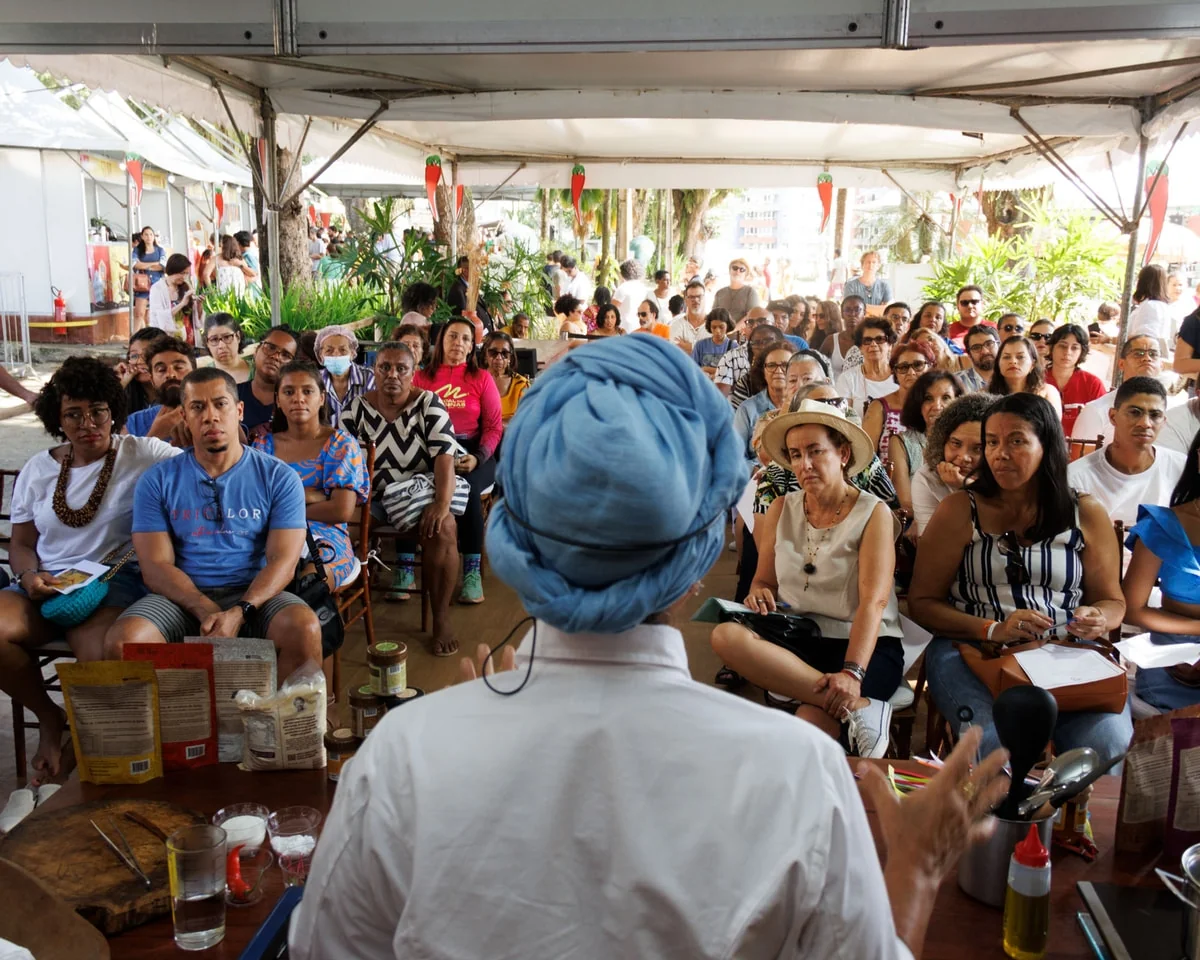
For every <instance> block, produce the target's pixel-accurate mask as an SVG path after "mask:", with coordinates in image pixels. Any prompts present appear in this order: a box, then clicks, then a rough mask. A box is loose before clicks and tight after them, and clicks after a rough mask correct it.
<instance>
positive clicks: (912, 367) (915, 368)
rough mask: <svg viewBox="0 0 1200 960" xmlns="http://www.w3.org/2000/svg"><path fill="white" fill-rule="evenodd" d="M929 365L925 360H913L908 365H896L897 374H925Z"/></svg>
mask: <svg viewBox="0 0 1200 960" xmlns="http://www.w3.org/2000/svg"><path fill="white" fill-rule="evenodd" d="M928 366H929V364H928V363H927V362H926V361H924V360H912V361H910V362H908V363H898V364H896V372H897V373H924V372H925V368H926V367H928Z"/></svg>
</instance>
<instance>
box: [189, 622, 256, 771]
mask: <svg viewBox="0 0 1200 960" xmlns="http://www.w3.org/2000/svg"><path fill="white" fill-rule="evenodd" d="M184 642H185V643H209V644H212V648H213V692H214V694H215V698H216V703H217V757H218V759H219V760H220V761H221V763H237V762H238V761H240V760H241V759H242V749H243V745H242V718H241V716H240V715H239V714H238V708H237V704H236V703H234V699H233V698H234V697H235V696H236V695H237V692H238V691H239V690H250V691H252V692H254V693H256V694H257V695H258V696H260V697H269V696H270V695H271V694H273V693H274V692H275V684H276V683H277V674H276V663H275V645H274V644H273V643H271V641H270V640H267V639H265V638H259V637H186V638H185V639H184Z"/></svg>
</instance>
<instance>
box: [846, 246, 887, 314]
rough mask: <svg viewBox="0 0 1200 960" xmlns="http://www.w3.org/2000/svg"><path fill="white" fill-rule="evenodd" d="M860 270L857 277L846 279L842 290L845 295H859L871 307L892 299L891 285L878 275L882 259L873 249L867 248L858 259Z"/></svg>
mask: <svg viewBox="0 0 1200 960" xmlns="http://www.w3.org/2000/svg"><path fill="white" fill-rule="evenodd" d="M859 265H860V266H861V268H862V270H861V272H860V273H859V275H858V276H857V277H851V278H850V279H849V280H847V281H846V285H845V286H844V287H843V288H842V292H843V293H844V294H845V295H846V296H856V297H860V298H861V299H862V300H863V301H864V302H865V303H867V304H869V305H870V306H873V307H878V306H881V305H882V304H885V303H887V302H888V301H889V300H891V299H892V287H891V284H889V283H888V282H887V281H886V280H884V279H883V277H881V276H879V268H880V267H881V266H882V265H883V259H882V258H881V257H880V256H879V254H878V253H877V252H876V251H874V250H868V251H867V252H866V253H864V254H863V255H862V259H861V260H860V261H859Z"/></svg>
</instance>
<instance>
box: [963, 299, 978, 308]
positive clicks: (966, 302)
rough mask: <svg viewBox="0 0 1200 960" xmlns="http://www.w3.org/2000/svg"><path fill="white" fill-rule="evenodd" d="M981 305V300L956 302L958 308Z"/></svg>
mask: <svg viewBox="0 0 1200 960" xmlns="http://www.w3.org/2000/svg"><path fill="white" fill-rule="evenodd" d="M981 303H983V301H982V300H959V301H958V305H959V306H960V307H977V306H979V305H980V304H981Z"/></svg>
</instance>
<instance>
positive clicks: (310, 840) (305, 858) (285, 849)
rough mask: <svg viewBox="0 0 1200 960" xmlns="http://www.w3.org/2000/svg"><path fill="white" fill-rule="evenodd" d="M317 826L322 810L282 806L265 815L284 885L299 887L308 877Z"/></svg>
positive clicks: (317, 832) (318, 825)
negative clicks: (267, 815)
mask: <svg viewBox="0 0 1200 960" xmlns="http://www.w3.org/2000/svg"><path fill="white" fill-rule="evenodd" d="M320 828H321V811H319V810H314V809H313V808H312V807H283V808H282V809H280V810H276V811H275V812H274V813H272V814H271V815H270V816H269V817H267V831H268V833H270V835H271V849H272V850H273V851H274V852H275V857H276V859H277V860H278V861H279V867H280V869H281V870H282V871H283V882H284V885H285V886H288V887H296V886H301V885H303V883H304V881H305V880H306V879H307V878H308V871H309V869H310V868H311V867H312V859H313V852H314V851H315V850H316V849H317V836H318V834H319V832H320Z"/></svg>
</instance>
